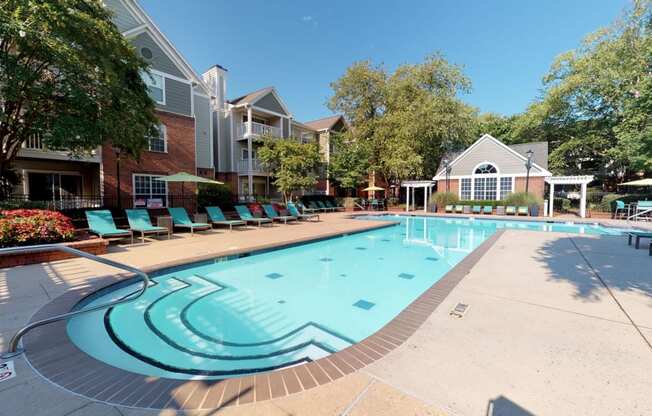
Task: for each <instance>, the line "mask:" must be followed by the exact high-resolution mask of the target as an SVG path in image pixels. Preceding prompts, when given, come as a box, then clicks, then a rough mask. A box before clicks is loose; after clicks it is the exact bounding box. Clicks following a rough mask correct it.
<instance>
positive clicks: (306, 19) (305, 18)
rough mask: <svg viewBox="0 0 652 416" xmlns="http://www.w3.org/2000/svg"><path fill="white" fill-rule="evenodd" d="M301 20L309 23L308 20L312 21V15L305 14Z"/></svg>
mask: <svg viewBox="0 0 652 416" xmlns="http://www.w3.org/2000/svg"><path fill="white" fill-rule="evenodd" d="M301 21H302V22H306V23H307V22H310V21H312V16H303V17H302V18H301Z"/></svg>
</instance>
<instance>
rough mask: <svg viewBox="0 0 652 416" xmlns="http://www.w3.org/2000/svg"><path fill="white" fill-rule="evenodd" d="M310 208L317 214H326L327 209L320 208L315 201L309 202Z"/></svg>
mask: <svg viewBox="0 0 652 416" xmlns="http://www.w3.org/2000/svg"><path fill="white" fill-rule="evenodd" d="M308 207H310V209H311V210H313V211H315V212H326V211H327V209H326V208H320V207H319V205H317V203H316V202H315V201H308Z"/></svg>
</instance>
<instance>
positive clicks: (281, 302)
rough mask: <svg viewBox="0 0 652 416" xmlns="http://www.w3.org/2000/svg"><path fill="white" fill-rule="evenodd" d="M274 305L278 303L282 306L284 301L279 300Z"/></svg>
mask: <svg viewBox="0 0 652 416" xmlns="http://www.w3.org/2000/svg"><path fill="white" fill-rule="evenodd" d="M276 303H280V304H281V305H282V304H284V303H285V301H284V300H283V299H281V300H279V301H278V302H276Z"/></svg>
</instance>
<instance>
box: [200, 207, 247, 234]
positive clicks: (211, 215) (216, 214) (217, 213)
mask: <svg viewBox="0 0 652 416" xmlns="http://www.w3.org/2000/svg"><path fill="white" fill-rule="evenodd" d="M206 213H207V214H208V219H209V221H210V223H211V224H213V225H228V226H229V230H230V231H232V230H233V226H234V225H236V226H237V225H247V223H246V222H244V221H242V220H228V219H226V217H225V216H224V213H223V212H222V210H221V209H220V207H206Z"/></svg>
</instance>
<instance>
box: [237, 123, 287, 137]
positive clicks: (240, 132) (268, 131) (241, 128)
mask: <svg viewBox="0 0 652 416" xmlns="http://www.w3.org/2000/svg"><path fill="white" fill-rule="evenodd" d="M246 133H247V123H240V124H238V125H237V126H236V137H237V138H238V139H244V138H245V134H246ZM251 133H252V134H253V135H254V136H262V135H270V136H274V137H282V135H283V133H282V132H281V128H280V127H276V126H269V125H267V124H262V123H256V122H255V121H254V122H252V123H251Z"/></svg>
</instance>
